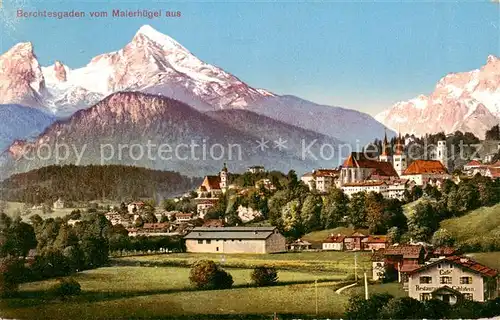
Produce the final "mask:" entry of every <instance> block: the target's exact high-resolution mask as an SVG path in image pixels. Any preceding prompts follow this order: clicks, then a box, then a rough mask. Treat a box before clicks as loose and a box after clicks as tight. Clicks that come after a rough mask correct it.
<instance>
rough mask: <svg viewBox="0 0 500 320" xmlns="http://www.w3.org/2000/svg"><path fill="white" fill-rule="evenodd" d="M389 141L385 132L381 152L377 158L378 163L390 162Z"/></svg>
mask: <svg viewBox="0 0 500 320" xmlns="http://www.w3.org/2000/svg"><path fill="white" fill-rule="evenodd" d="M389 149H390V146H389V141H388V140H387V131H386V132H385V136H384V141H382V152H381V154H380V156H379V157H378V160H379V161H380V162H391V156H390V155H389V151H390V150H389Z"/></svg>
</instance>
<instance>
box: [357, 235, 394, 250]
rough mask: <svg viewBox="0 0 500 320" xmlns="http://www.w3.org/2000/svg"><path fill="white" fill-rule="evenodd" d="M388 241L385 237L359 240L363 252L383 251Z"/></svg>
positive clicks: (369, 237)
mask: <svg viewBox="0 0 500 320" xmlns="http://www.w3.org/2000/svg"><path fill="white" fill-rule="evenodd" d="M387 243H388V240H387V237H386V236H368V237H366V238H364V239H362V240H361V244H362V247H363V250H370V251H376V250H379V249H385V247H386V246H387Z"/></svg>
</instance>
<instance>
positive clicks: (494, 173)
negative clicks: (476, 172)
mask: <svg viewBox="0 0 500 320" xmlns="http://www.w3.org/2000/svg"><path fill="white" fill-rule="evenodd" d="M488 171H489V173H490V175H491V177H492V178H500V168H488Z"/></svg>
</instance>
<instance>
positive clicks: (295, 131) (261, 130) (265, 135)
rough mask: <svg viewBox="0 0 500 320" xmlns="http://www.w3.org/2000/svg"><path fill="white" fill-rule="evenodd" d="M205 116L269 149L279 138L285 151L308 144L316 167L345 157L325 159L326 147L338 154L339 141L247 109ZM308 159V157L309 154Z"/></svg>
mask: <svg viewBox="0 0 500 320" xmlns="http://www.w3.org/2000/svg"><path fill="white" fill-rule="evenodd" d="M205 114H206V115H208V116H210V117H212V118H214V119H216V120H217V121H219V122H222V123H224V124H226V125H228V126H230V127H232V128H233V129H236V130H238V131H241V132H244V133H246V134H250V135H253V134H255V133H257V134H258V137H259V138H262V139H264V140H266V141H269V146H270V147H273V146H275V144H276V143H275V141H277V140H279V139H282V140H283V141H286V147H287V149H289V150H296V152H297V154H302V151H305V147H304V146H308V145H311V144H312V147H311V148H310V149H309V150H311V153H312V156H314V157H316V158H318V161H317V166H318V167H334V166H337V165H338V164H339V163H340V161H341V160H342V159H343V156H346V155H347V154H343V155H340V154H335V155H334V156H333V157H332V159H329V158H330V155H331V153H330V152H331V150H330V149H329V148H330V147H329V146H333V147H334V151H335V152H339V148H338V146H339V145H340V144H341V143H342V142H340V141H338V140H337V139H335V138H332V137H330V136H327V135H323V134H320V133H318V132H316V131H311V130H306V129H303V128H300V127H296V126H293V125H290V124H287V123H284V122H281V121H277V120H274V119H272V118H269V117H266V116H264V115H261V114H257V113H254V112H251V111H248V110H238V109H230V110H219V111H212V112H207V113H205ZM322 146H324V147H323V150H324V151H323V155H324V157H321V156H320V155H321V147H322ZM327 146H328V147H327ZM309 156H310V157H311V158H312V156H311V155H309Z"/></svg>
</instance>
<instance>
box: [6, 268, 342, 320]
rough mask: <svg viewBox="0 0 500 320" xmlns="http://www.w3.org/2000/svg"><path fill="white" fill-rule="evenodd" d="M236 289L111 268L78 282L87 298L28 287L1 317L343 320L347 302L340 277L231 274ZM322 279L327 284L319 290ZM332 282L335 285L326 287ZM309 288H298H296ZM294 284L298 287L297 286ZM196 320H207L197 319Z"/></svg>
mask: <svg viewBox="0 0 500 320" xmlns="http://www.w3.org/2000/svg"><path fill="white" fill-rule="evenodd" d="M226 270H227V271H229V272H230V273H231V275H232V276H233V278H234V280H235V287H234V288H233V289H229V290H214V291H194V290H193V289H192V287H191V285H190V283H189V280H188V275H189V269H187V268H176V267H108V268H100V269H97V270H91V271H86V272H82V273H80V274H78V275H76V276H75V279H76V280H77V281H78V282H79V283H80V284H81V286H82V290H83V292H82V295H81V296H79V297H76V298H73V299H70V300H67V301H60V300H55V299H53V298H49V296H46V299H45V300H44V298H43V293H44V292H45V290H47V289H48V288H50V287H51V285H52V284H53V283H54V280H48V281H41V282H36V283H29V284H24V285H22V286H21V288H20V290H21V291H20V297H19V298H15V299H7V300H3V301H2V300H0V310H1V311H0V316H1V317H7V318H16V319H51V320H58V319H61V320H62V319H64V320H71V319H78V320H86V319H89V320H90V319H92V320H97V319H110V318H112V319H138V318H147V319H160V318H166V317H176V316H181V315H193V316H195V315H197V314H201V315H211V314H214V315H235V314H243V315H245V314H249V315H255V314H259V315H265V316H267V315H269V316H270V315H272V314H273V313H274V312H277V313H278V314H306V315H314V314H315V313H316V303H315V301H316V292H317V297H318V312H319V314H320V315H324V316H331V317H339V316H340V315H341V314H342V312H343V310H344V305H345V303H346V301H347V297H346V296H344V295H337V294H335V290H336V289H338V288H339V287H340V286H342V285H343V284H344V283H345V282H340V281H338V276H335V275H332V276H325V275H321V277H319V276H318V275H316V274H313V273H305V272H291V271H283V270H281V271H279V279H280V285H278V286H274V287H266V288H255V287H247V285H248V283H249V282H250V272H251V270H250V269H229V268H226ZM318 278H321V279H323V280H324V281H325V282H320V283H318V285H317V287H315V285H314V282H313V281H314V280H315V279H318ZM326 280H331V281H326ZM306 281H307V282H308V283H297V282H306ZM292 283H295V284H292ZM195 317H196V319H202V318H201V317H198V316H195Z"/></svg>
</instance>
